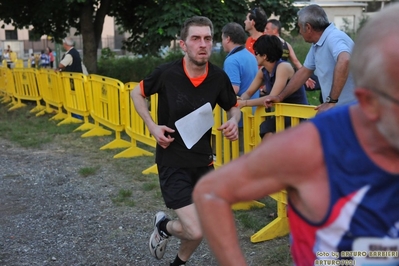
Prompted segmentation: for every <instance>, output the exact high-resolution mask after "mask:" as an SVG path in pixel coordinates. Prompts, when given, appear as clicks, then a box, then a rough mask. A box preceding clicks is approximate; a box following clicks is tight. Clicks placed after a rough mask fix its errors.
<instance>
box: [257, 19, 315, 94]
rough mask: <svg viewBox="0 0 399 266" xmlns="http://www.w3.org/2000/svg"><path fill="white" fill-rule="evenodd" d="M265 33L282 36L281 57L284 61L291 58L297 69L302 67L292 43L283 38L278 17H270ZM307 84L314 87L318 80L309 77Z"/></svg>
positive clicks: (310, 87) (311, 87)
mask: <svg viewBox="0 0 399 266" xmlns="http://www.w3.org/2000/svg"><path fill="white" fill-rule="evenodd" d="M265 34H267V35H275V36H277V37H279V38H280V41H281V43H282V44H283V56H282V57H281V59H283V60H284V61H287V60H288V59H289V60H290V62H291V63H292V64H293V65H294V66H295V68H296V69H300V68H301V67H302V64H301V62H299V60H298V58H297V57H296V54H295V52H294V49H292V46H291V44H289V43H288V42H286V41H285V40H284V39H283V38H281V23H280V21H278V20H277V19H269V20H268V21H267V23H266V27H265ZM305 85H306V87H308V88H309V89H314V88H315V85H316V82H315V81H314V80H313V79H312V78H309V79H308V80H307V81H306V83H305Z"/></svg>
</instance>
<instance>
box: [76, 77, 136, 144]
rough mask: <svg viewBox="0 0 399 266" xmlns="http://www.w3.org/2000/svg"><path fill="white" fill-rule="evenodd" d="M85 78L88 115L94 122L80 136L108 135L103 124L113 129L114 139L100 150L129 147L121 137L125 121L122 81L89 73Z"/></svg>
mask: <svg viewBox="0 0 399 266" xmlns="http://www.w3.org/2000/svg"><path fill="white" fill-rule="evenodd" d="M87 79H88V83H89V84H88V100H89V106H90V115H91V117H92V118H93V119H94V121H95V123H94V127H93V128H92V129H91V130H90V131H88V132H86V133H85V134H83V135H82V137H92V136H104V135H110V134H111V133H112V132H111V131H109V130H106V129H104V128H103V127H102V126H101V125H104V126H106V127H108V128H110V129H112V130H114V131H115V140H113V141H112V142H110V143H108V144H106V145H104V146H102V147H101V148H100V149H101V150H104V149H117V148H126V147H129V146H130V143H129V142H128V141H126V140H123V139H122V138H121V132H122V131H123V130H124V129H125V125H124V123H125V121H126V118H125V116H126V114H125V109H126V104H125V101H124V100H123V97H125V94H124V92H125V89H124V85H123V83H122V82H120V81H119V80H116V79H112V78H107V77H102V76H98V75H89V76H88V77H87Z"/></svg>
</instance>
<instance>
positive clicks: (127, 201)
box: [112, 189, 136, 207]
mask: <svg viewBox="0 0 399 266" xmlns="http://www.w3.org/2000/svg"><path fill="white" fill-rule="evenodd" d="M131 196H132V191H131V190H128V189H121V190H119V193H118V195H117V196H116V197H114V198H112V202H113V203H115V204H116V205H118V206H122V205H124V206H129V207H134V206H135V205H136V203H135V202H134V200H133V199H132V198H131Z"/></svg>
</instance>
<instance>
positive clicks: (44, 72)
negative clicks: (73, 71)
mask: <svg viewBox="0 0 399 266" xmlns="http://www.w3.org/2000/svg"><path fill="white" fill-rule="evenodd" d="M38 80H39V88H40V93H41V94H42V97H43V100H44V102H45V103H46V104H45V109H44V110H42V111H40V112H39V113H37V114H36V116H40V115H44V114H45V113H48V114H52V113H57V114H56V115H55V116H53V117H51V118H50V120H63V119H66V118H67V117H68V116H67V114H65V113H64V112H63V109H62V106H63V104H64V98H65V96H64V89H63V86H62V82H61V75H60V73H58V72H55V71H54V70H53V69H40V70H39V71H38Z"/></svg>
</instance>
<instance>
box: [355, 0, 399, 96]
mask: <svg viewBox="0 0 399 266" xmlns="http://www.w3.org/2000/svg"><path fill="white" fill-rule="evenodd" d="M398 14H399V4H391V5H390V6H389V7H388V8H385V9H383V10H382V11H379V12H378V13H377V14H375V15H374V16H373V17H372V18H371V19H369V21H368V22H367V23H366V24H365V25H364V26H363V28H362V29H361V30H360V32H359V34H358V36H357V38H356V41H355V46H354V49H353V54H352V57H351V71H352V74H353V78H354V80H355V84H356V86H357V87H365V88H369V87H374V88H380V89H383V88H387V87H392V84H399V71H398V69H399V68H398V66H397V64H398V62H399V49H398V47H399V34H398V25H399V16H398ZM396 88H397V89H399V85H397V86H396Z"/></svg>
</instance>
